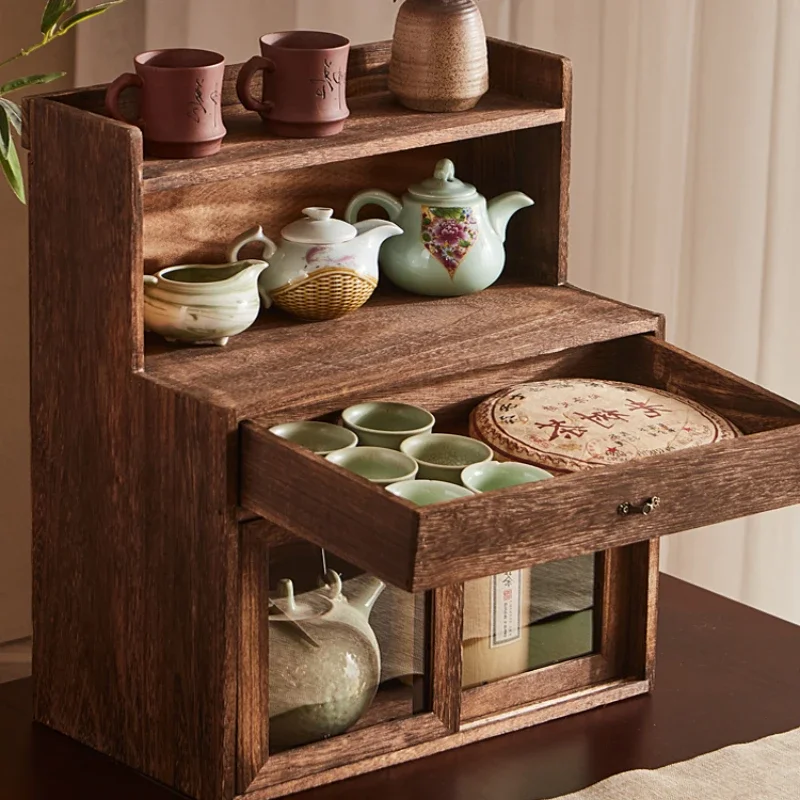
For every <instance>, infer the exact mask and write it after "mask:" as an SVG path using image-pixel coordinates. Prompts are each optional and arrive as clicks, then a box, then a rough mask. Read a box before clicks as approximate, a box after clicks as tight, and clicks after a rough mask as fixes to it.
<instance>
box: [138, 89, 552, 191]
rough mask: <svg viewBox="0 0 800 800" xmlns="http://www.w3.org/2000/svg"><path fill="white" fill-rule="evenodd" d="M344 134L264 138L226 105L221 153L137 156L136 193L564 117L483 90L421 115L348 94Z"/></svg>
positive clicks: (254, 122)
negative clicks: (450, 107) (461, 108)
mask: <svg viewBox="0 0 800 800" xmlns="http://www.w3.org/2000/svg"><path fill="white" fill-rule="evenodd" d="M348 102H349V104H350V111H351V117H350V119H349V120H348V122H347V124H346V125H345V129H344V131H342V133H340V134H338V135H337V136H333V137H330V138H326V139H281V138H277V137H273V136H269V135H268V134H267V133H266V132H265V130H264V126H263V123H262V122H261V119H260V118H259V116H258V114H255V113H253V112H250V111H245V110H244V109H243V108H242V107H241V106H231V107H229V108H227V109H226V115H225V125H226V127H227V128H228V136H227V138H226V139H225V141H224V142H223V145H222V151H221V152H220V153H219V154H218V155H216V156H211V157H210V158H205V159H202V160H196V161H195V160H182V161H181V160H168V159H152V158H148V159H146V160H145V162H144V165H143V178H144V184H143V185H144V191H145V192H158V191H165V190H170V189H179V188H181V187H183V186H192V185H195V184H202V183H208V182H213V181H224V180H231V179H238V178H246V177H250V176H253V175H261V174H264V173H269V172H281V171H284V170H291V169H298V168H300V167H311V166H316V165H318V164H327V163H331V162H336V161H348V160H350V159H353V158H361V157H363V156H370V155H379V154H381V153H390V152H396V151H399V150H409V149H412V148H417V147H425V146H427V145H435V144H443V143H446V142H455V141H460V140H463V139H471V138H475V137H478V136H485V135H490V134H495V133H503V132H505V131H515V130H520V129H524V128H534V127H538V126H540V125H551V124H555V123H559V122H563V121H564V117H565V111H564V109H563V108H557V107H554V106H548V105H547V104H545V103H542V102H536V101H529V100H524V99H521V98H517V97H512V96H511V95H508V94H503V93H500V92H496V91H490V92H489V93H488V94H487V95H486V96H485V97H484V98H483V99H482V100H481V102H480V103H479V104H478V106H477V107H476V108H475V109H473V110H471V111H465V112H462V113H459V114H427V113H421V112H416V111H409V110H408V109H405V108H403V107H402V106H400V105H398V104H397V103H396V102H395V100H394V99H393V98H392V96H391V95H390V94H389V92H388V91H384V92H379V93H376V94H370V95H365V96H361V97H354V98H350V99H349V101H348Z"/></svg>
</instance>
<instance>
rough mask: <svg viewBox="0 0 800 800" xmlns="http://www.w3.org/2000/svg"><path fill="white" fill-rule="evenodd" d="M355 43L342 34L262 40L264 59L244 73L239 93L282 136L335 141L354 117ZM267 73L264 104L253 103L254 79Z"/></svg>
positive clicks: (271, 36)
mask: <svg viewBox="0 0 800 800" xmlns="http://www.w3.org/2000/svg"><path fill="white" fill-rule="evenodd" d="M349 55H350V40H349V39H346V38H345V37H344V36H339V35H338V34H336V33H323V32H321V31H287V32H284V33H268V34H267V35H266V36H262V37H261V55H260V56H253V58H251V59H250V60H249V61H248V62H247V63H246V64H245V65H244V66H243V67H242V69H241V71H240V73H239V80H238V82H237V84H236V91H237V93H238V95H239V99H240V100H241V101H242V105H243V106H244V107H245V108H247V109H249V110H250V111H257V112H258V113H259V114H261V117H262V119H263V120H264V121H265V122H266V124H267V130H268V131H269V132H270V133H274V134H275V135H277V136H291V137H299V138H306V137H320V136H333V135H334V134H336V133H339V132H340V131H341V130H342V128H343V127H344V122H345V120H346V119H347V118H348V117H349V116H350V110H349V109H348V107H347V96H346V83H347V59H348V57H349ZM259 71H262V72H263V73H264V87H263V91H262V99H261V100H258V99H257V98H255V97H253V93H252V89H251V86H250V84H251V81H252V79H253V76H254V75H255V74H256V73H257V72H259Z"/></svg>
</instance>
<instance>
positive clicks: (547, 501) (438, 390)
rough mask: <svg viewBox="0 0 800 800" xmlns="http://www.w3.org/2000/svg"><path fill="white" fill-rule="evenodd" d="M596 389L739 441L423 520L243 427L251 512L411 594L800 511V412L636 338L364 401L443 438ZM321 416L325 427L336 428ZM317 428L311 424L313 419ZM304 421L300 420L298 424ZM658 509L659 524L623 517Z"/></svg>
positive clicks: (447, 507) (601, 471) (250, 424)
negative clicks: (679, 401)
mask: <svg viewBox="0 0 800 800" xmlns="http://www.w3.org/2000/svg"><path fill="white" fill-rule="evenodd" d="M554 377H592V378H606V379H614V380H623V381H629V382H632V383H639V384H642V385H647V386H652V387H656V388H663V389H666V390H668V391H671V392H674V393H676V394H678V395H682V396H685V397H689V398H692V399H694V400H697V401H698V402H701V403H704V404H706V405H707V406H709V407H711V408H712V409H714V410H715V411H717V412H718V413H719V414H721V415H723V416H725V417H727V418H728V419H729V420H730V421H731V422H733V423H734V424H735V425H736V426H737V427H738V428H739V429H740V430H741V431H742V433H743V434H744V435H743V436H742V437H741V438H739V439H736V440H728V441H723V442H720V443H717V444H713V445H708V446H705V447H699V448H695V449H689V450H683V451H678V452H673V453H666V454H664V455H659V456H655V457H652V458H647V459H641V460H637V461H632V462H629V463H627V464H623V465H620V466H613V467H608V468H598V469H597V470H594V471H590V472H584V473H578V474H573V475H568V476H562V477H558V478H556V479H555V480H551V481H544V482H541V483H536V484H530V485H527V486H521V487H515V488H512V489H508V490H504V491H499V492H492V493H488V494H484V495H480V496H476V497H472V498H467V499H465V500H456V501H452V502H449V503H443V504H439V505H435V506H428V507H423V508H419V507H416V506H413V505H412V504H410V503H408V502H406V501H405V500H402V499H399V498H396V497H394V496H392V495H390V494H389V493H387V492H386V491H384V490H383V489H381V488H378V487H376V486H374V485H373V484H371V483H369V482H368V481H366V480H364V479H362V478H359V477H357V476H355V475H353V474H351V473H349V472H347V471H345V470H343V469H340V468H339V467H336V466H334V465H332V464H330V463H329V462H326V461H325V460H324V459H322V458H320V457H319V456H316V455H313V454H311V453H309V452H308V451H305V450H303V449H301V448H299V447H297V446H295V445H293V444H291V443H289V442H286V441H284V440H283V439H280V438H278V437H277V436H275V435H273V434H271V433H270V432H269V430H268V428H269V426H270V425H272V424H275V423H276V422H279V421H285V420H287V419H291V418H292V417H291V415H286V414H282V415H281V416H280V418H279V419H274V418H259V419H253V420H249V421H247V422H245V423H243V425H242V443H241V454H242V455H241V457H242V465H241V469H242V475H241V498H240V503H241V505H242V506H243V507H244V508H245V509H247V510H248V511H251V512H253V513H255V514H257V515H259V516H261V517H264V518H266V519H268V520H270V521H272V522H274V523H276V524H278V525H280V526H282V527H283V528H285V529H287V530H289V531H291V532H292V533H294V534H296V535H297V536H300V537H302V538H304V539H306V540H309V541H311V542H314V543H316V544H318V545H320V546H324V547H325V548H326V549H329V550H330V551H332V552H334V553H336V554H337V555H339V556H341V557H342V558H345V559H347V560H348V561H349V562H351V563H353V564H355V565H357V566H359V567H361V568H363V569H365V570H368V571H370V572H371V573H372V574H374V575H376V576H378V577H380V578H383V579H384V580H386V581H388V582H390V583H392V584H394V585H395V586H398V587H400V588H403V589H406V590H408V591H421V590H425V589H430V588H433V587H438V586H445V585H450V584H453V583H457V582H461V581H465V580H469V579H472V578H478V577H484V576H488V575H493V574H496V573H499V572H502V571H503V570H507V569H515V568H520V567H525V566H531V565H534V564H539V563H544V562H548V561H553V560H556V559H563V558H567V557H571V556H576V555H581V554H585V553H590V552H594V551H599V550H604V549H607V548H614V547H620V546H623V545H628V544H631V543H634V542H638V541H644V540H646V539H651V538H654V537H657V536H662V535H665V534H670V533H675V532H677V531H682V530H687V529H691V528H696V527H700V526H703V525H708V524H711V523H715V522H720V521H723V520H728V519H733V518H736V517H741V516H745V515H748V514H753V513H757V512H761V511H767V510H770V509H773V508H778V507H781V506H785V505H791V504H794V503H797V502H800V458H799V457H798V456H800V406H798V405H796V404H794V403H792V402H789V401H787V400H784V399H781V398H780V397H777V396H776V395H774V394H772V393H770V392H768V391H766V390H764V389H762V388H760V387H758V386H755V385H754V384H752V383H750V382H748V381H746V380H743V379H741V378H738V377H736V376H735V375H732V374H730V373H728V372H726V371H725V370H722V369H720V368H719V367H716V366H714V365H713V364H709V363H707V362H705V361H702V360H700V359H698V358H696V357H694V356H692V355H691V354H689V353H686V352H683V351H681V350H679V349H677V348H675V347H673V346H671V345H668V344H666V343H664V342H663V341H660V340H658V339H657V338H655V337H652V336H631V337H626V338H622V339H616V340H613V341H610V342H603V343H598V344H592V345H587V346H584V347H580V348H575V349H570V350H564V351H561V352H559V353H555V354H549V355H545V356H540V357H537V358H535V359H530V360H527V361H522V362H517V363H515V364H513V365H504V366H503V367H499V368H497V369H487V370H481V371H478V372H474V373H470V374H465V375H459V376H458V377H456V378H453V379H451V380H449V381H446V382H442V383H438V384H436V385H428V386H419V387H408V386H405V387H403V388H400V389H396V390H393V391H385V392H383V393H380V394H376V393H372V394H371V395H370V397H369V398H368V397H364V398H363V399H364V400H366V399H389V398H392V399H399V400H403V401H408V402H415V403H417V404H419V405H423V406H425V407H427V408H428V409H430V410H431V411H432V412H433V413H434V414H436V416H437V430H455V431H458V430H462V431H463V430H464V428H465V427H466V421H467V417H468V415H469V411H470V410H471V409H472V408H473V407H474V406H475V405H476V404H477V403H478V402H480V401H481V400H482V399H483V398H485V397H487V396H488V395H491V394H493V393H494V392H496V391H498V390H499V389H501V388H504V387H507V386H511V385H514V384H515V383H520V382H523V381H527V380H541V379H545V378H554ZM339 410H340V409H338V408H331V407H329V406H328V407H321V408H317V409H315V410H314V414H313V416H317V417H324V416H325V415H328V414H331V415H335V414H336V412H338V411H339ZM305 416H309V415H308V414H305ZM295 418H297V417H295ZM653 496H658V497H659V498H660V501H661V502H660V505H659V507H658V508H657V510H656V511H655V512H654V513H651V514H649V515H629V516H622V515H621V514H620V513H619V506H620V505H621V504H622V503H626V502H629V503H633V504H636V505H638V504H641V503H642V502H643V501H644V500H646V499H647V498H650V497H653Z"/></svg>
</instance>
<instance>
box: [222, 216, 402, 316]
mask: <svg viewBox="0 0 800 800" xmlns="http://www.w3.org/2000/svg"><path fill="white" fill-rule="evenodd" d="M303 215H304V218H303V219H300V220H297V221H296V222H292V223H291V224H290V225H287V226H286V227H285V228H284V229H283V230H282V231H281V242H280V245H276V244H275V243H274V242H273V241H272V240H271V239H269V238H268V237H267V236H265V235H264V231H263V229H262V228H261V227H260V226H258V227H256V228H253V229H251V230H249V231H247V232H246V233H243V234H242V235H241V236H240V237H239V238H238V239H236V241H234V242H233V243H232V244H231V246H230V251H229V255H230V256H231V260H233V261H235V260H236V259H237V258H238V256H239V252H240V251H241V249H242V248H243V247H244V246H245V245H246V244H249V243H250V242H261V243H262V244H263V245H264V247H263V258H264V260H265V261H269V266H270V268H269V270H267V272H265V273H264V275H263V276H262V279H261V280H260V281H259V292H260V293H261V299H262V300H263V302H264V306H265V307H266V308H269V307H270V306H272V305H273V304H274V305H276V306H278V307H279V308H282V309H283V310H284V311H287V312H288V313H290V314H293V315H294V316H297V317H300V318H301V319H307V320H324V319H336V318H337V317H341V316H344V315H345V314H347V313H349V312H351V311H355V310H356V309H357V308H360V307H361V306H362V305H363V304H364V303H366V301H367V300H369V298H370V296H371V295H372V293H373V292H374V291H375V287H376V286H377V285H378V252H379V251H380V247H381V245H382V244H383V242H384V241H385V240H386V239H388V238H389V237H390V236H398V235H400V234H401V233H402V232H403V231H402V229H401V228H399V227H398V226H397V225H395V224H394V223H393V222H387V221H386V220H377V219H372V220H365V221H364V222H359V223H358V224H357V225H349V224H348V223H346V222H344V221H343V220H340V219H333V209H332V208H317V207H314V208H304V209H303Z"/></svg>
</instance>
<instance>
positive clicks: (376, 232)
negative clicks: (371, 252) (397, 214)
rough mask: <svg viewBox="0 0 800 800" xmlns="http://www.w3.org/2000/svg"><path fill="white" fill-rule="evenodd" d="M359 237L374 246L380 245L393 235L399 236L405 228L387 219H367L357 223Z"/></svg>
mask: <svg viewBox="0 0 800 800" xmlns="http://www.w3.org/2000/svg"><path fill="white" fill-rule="evenodd" d="M355 229H356V230H357V231H358V238H359V239H361V240H362V241H364V242H365V243H367V244H369V245H370V246H372V247H380V246H381V245H382V244H383V243H384V242H385V241H386V240H387V239H389V238H391V237H392V236H399V235H400V234H401V233H403V229H402V228H401V227H400V226H399V225H395V223H394V222H389V221H388V220H385V219H365V220H362V221H361V222H356V223H355Z"/></svg>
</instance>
